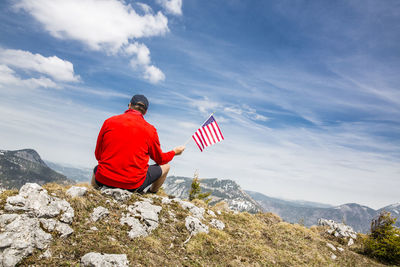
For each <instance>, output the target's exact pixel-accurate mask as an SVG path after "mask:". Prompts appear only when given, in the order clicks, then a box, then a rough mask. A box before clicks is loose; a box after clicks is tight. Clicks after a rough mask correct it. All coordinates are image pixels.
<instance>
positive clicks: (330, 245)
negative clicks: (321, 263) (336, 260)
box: [326, 243, 336, 251]
mask: <svg viewBox="0 0 400 267" xmlns="http://www.w3.org/2000/svg"><path fill="white" fill-rule="evenodd" d="M326 246H327V247H328V248H330V249H332V250H333V251H336V248H335V246H334V245H332V244H331V243H326Z"/></svg>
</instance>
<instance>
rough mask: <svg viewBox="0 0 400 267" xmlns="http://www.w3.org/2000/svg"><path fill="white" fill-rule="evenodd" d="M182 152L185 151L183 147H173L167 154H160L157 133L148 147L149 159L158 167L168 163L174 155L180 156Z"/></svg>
mask: <svg viewBox="0 0 400 267" xmlns="http://www.w3.org/2000/svg"><path fill="white" fill-rule="evenodd" d="M183 150H185V147H184V146H179V147H175V148H174V149H173V150H171V151H169V152H166V153H164V152H162V150H161V146H160V140H159V139H158V134H157V131H156V132H155V136H154V139H153V140H152V143H151V144H150V146H149V154H150V158H151V159H152V160H154V161H155V163H157V164H158V165H164V164H167V163H168V162H170V161H171V160H172V159H173V158H174V156H175V155H180V154H182V152H183Z"/></svg>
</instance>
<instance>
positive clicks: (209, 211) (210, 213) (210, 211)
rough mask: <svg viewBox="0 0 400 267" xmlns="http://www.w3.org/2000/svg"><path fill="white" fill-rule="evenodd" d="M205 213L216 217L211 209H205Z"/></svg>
mask: <svg viewBox="0 0 400 267" xmlns="http://www.w3.org/2000/svg"><path fill="white" fill-rule="evenodd" d="M207 214H208V215H210V216H211V217H217V215H215V213H214V212H213V211H212V210H207Z"/></svg>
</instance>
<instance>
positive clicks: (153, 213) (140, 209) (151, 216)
mask: <svg viewBox="0 0 400 267" xmlns="http://www.w3.org/2000/svg"><path fill="white" fill-rule="evenodd" d="M161 209H162V208H161V207H160V206H157V205H153V204H150V203H149V202H147V201H138V202H136V203H135V204H134V205H131V206H129V207H128V211H129V212H130V213H131V214H133V215H134V216H135V217H139V218H141V219H142V220H143V221H144V222H145V224H146V225H147V226H148V228H149V230H150V231H151V230H154V229H155V228H157V226H158V215H159V214H160V211H161Z"/></svg>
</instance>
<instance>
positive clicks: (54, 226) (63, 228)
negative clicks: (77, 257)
mask: <svg viewBox="0 0 400 267" xmlns="http://www.w3.org/2000/svg"><path fill="white" fill-rule="evenodd" d="M39 221H40V223H41V224H42V226H43V228H44V229H46V230H47V231H51V232H52V231H56V232H57V233H59V234H60V237H63V238H64V237H67V236H69V235H71V234H72V233H73V232H74V230H73V229H72V228H71V227H70V226H69V225H68V224H66V223H62V222H59V221H57V220H54V219H40V220H39Z"/></svg>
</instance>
